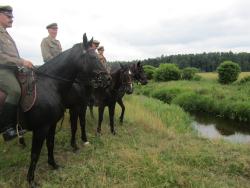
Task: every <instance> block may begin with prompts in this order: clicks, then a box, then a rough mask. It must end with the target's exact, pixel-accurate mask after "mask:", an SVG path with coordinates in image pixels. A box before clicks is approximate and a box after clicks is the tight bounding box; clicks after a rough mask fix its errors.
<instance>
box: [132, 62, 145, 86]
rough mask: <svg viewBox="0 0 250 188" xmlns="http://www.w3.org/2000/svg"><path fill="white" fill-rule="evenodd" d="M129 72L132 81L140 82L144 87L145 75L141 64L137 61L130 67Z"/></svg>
mask: <svg viewBox="0 0 250 188" xmlns="http://www.w3.org/2000/svg"><path fill="white" fill-rule="evenodd" d="M131 71H132V73H133V79H134V80H136V81H138V82H140V83H141V84H142V85H146V84H147V83H148V80H147V77H146V74H145V72H144V70H143V67H142V65H141V62H140V61H138V62H137V63H136V64H133V65H132V66H131Z"/></svg>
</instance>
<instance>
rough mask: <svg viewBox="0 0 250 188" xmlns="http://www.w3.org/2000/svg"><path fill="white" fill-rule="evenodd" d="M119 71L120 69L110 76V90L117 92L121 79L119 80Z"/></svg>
mask: <svg viewBox="0 0 250 188" xmlns="http://www.w3.org/2000/svg"><path fill="white" fill-rule="evenodd" d="M120 75H121V71H120V69H119V70H117V71H116V72H114V73H112V74H111V77H112V89H114V90H117V89H119V88H120V87H121V85H122V83H121V79H120Z"/></svg>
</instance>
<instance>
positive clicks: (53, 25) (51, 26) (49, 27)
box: [46, 23, 58, 29]
mask: <svg viewBox="0 0 250 188" xmlns="http://www.w3.org/2000/svg"><path fill="white" fill-rule="evenodd" d="M46 28H47V29H57V28H58V26H57V23H52V24H49V25H47V27H46Z"/></svg>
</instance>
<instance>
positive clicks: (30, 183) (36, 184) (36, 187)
mask: <svg viewBox="0 0 250 188" xmlns="http://www.w3.org/2000/svg"><path fill="white" fill-rule="evenodd" d="M29 187H30V188H38V187H39V184H38V183H36V182H35V181H31V182H29Z"/></svg>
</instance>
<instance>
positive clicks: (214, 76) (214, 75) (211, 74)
mask: <svg viewBox="0 0 250 188" xmlns="http://www.w3.org/2000/svg"><path fill="white" fill-rule="evenodd" d="M197 74H198V75H200V76H201V77H202V78H204V79H207V80H216V79H218V73H216V72H206V73H197ZM247 76H250V72H241V73H240V75H239V78H238V79H242V78H244V77H247Z"/></svg>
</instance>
